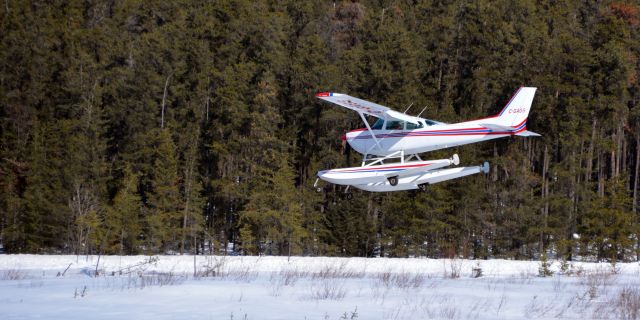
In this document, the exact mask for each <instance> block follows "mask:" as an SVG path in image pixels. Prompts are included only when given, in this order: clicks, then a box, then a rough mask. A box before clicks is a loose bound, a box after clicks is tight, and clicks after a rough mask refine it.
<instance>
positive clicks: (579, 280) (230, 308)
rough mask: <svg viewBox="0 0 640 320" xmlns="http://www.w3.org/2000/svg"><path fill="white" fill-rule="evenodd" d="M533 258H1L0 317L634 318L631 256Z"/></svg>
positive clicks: (638, 283)
mask: <svg viewBox="0 0 640 320" xmlns="http://www.w3.org/2000/svg"><path fill="white" fill-rule="evenodd" d="M96 265H97V269H98V271H99V275H97V276H96V275H95V271H96ZM539 267H540V263H539V262H537V261H508V260H487V261H485V260H482V261H471V260H434V259H386V258H376V259H365V258H324V257H320V258H311V257H291V258H290V259H287V257H220V256H214V257H207V256H196V257H195V259H194V257H193V256H154V257H147V256H127V257H119V256H107V257H100V260H99V263H98V257H97V256H88V257H87V256H47V255H0V319H36V318H39V319H154V320H157V319H238V320H242V319H301V320H303V319H469V318H471V319H520V318H531V319H552V318H553V319H555V318H570V319H592V318H627V319H635V318H640V265H639V264H638V263H625V264H622V263H621V264H617V265H615V266H612V265H611V264H607V263H601V264H597V263H573V264H572V265H565V267H566V268H565V269H566V271H565V272H562V271H561V264H560V262H557V261H554V262H552V265H551V268H550V269H551V271H554V275H553V276H551V277H538V273H539ZM67 268H68V269H67ZM65 270H66V272H65ZM480 270H481V276H480V277H474V275H475V276H477V275H478V272H480ZM194 271H195V276H194ZM456 276H457V277H456Z"/></svg>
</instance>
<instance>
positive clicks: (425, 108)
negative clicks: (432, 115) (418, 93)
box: [416, 106, 428, 118]
mask: <svg viewBox="0 0 640 320" xmlns="http://www.w3.org/2000/svg"><path fill="white" fill-rule="evenodd" d="M427 107H428V106H424V108H422V111H420V113H418V115H417V116H416V118H417V117H420V115H421V114H422V113H423V112H424V111H425V110H427Z"/></svg>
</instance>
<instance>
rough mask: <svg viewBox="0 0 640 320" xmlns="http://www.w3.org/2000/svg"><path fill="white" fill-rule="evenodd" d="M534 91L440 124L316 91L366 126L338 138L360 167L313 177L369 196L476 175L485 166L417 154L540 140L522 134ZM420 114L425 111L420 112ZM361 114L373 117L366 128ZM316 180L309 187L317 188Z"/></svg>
mask: <svg viewBox="0 0 640 320" xmlns="http://www.w3.org/2000/svg"><path fill="white" fill-rule="evenodd" d="M535 93H536V88H532V87H522V88H520V89H518V91H517V92H516V93H515V94H514V95H513V97H511V99H510V100H509V102H508V103H507V105H506V106H505V107H504V108H503V109H502V111H500V113H498V114H497V115H495V116H491V117H487V118H483V119H477V120H471V121H465V122H460V123H452V124H450V123H443V122H439V121H434V120H430V119H425V118H420V117H419V115H420V114H422V112H421V113H420V114H419V115H418V116H410V115H407V114H406V111H405V113H401V112H398V111H394V110H392V109H391V108H388V107H385V106H383V105H379V104H377V103H373V102H369V101H365V100H362V99H358V98H355V97H352V96H349V95H346V94H342V93H333V92H321V93H318V94H316V97H318V98H320V99H322V100H324V101H327V102H331V103H333V104H336V105H338V106H341V107H344V108H347V109H350V110H353V111H356V112H357V113H358V114H359V115H360V118H361V119H362V121H363V122H364V125H365V128H361V129H356V130H352V131H349V132H347V133H346V134H345V135H344V136H343V137H342V139H343V140H346V141H347V142H348V143H349V145H350V146H351V148H353V149H354V150H355V151H357V152H359V153H361V154H362V155H363V158H362V163H361V165H360V166H359V167H352V168H340V169H330V170H322V171H319V172H318V179H322V180H324V181H327V182H329V183H333V184H337V185H345V186H347V189H346V191H348V188H349V187H350V186H353V187H355V188H358V189H362V190H366V191H372V192H388V191H402V190H412V189H420V190H423V191H426V190H427V187H428V185H430V184H434V183H438V182H442V181H447V180H451V179H457V178H461V177H465V176H468V175H472V174H476V173H481V172H482V173H488V172H489V163H488V162H484V163H483V164H481V165H477V166H471V167H452V168H449V167H450V166H457V165H458V164H460V158H459V157H458V155H457V154H454V155H453V156H452V157H451V158H449V159H438V160H422V158H421V157H420V155H419V154H421V153H425V152H429V151H434V150H440V149H445V148H451V147H455V146H460V145H465V144H470V143H476V142H482V141H487V140H493V139H498V138H504V137H511V136H523V137H532V136H540V135H539V134H537V133H535V132H531V131H528V130H527V119H528V116H529V110H530V109H531V103H532V102H533V97H534V95H535ZM423 111H424V109H423ZM365 115H368V116H373V117H375V118H377V121H376V122H375V123H373V125H370V124H369V121H367V118H366V117H365ZM317 183H318V180H316V183H315V184H314V186H316V187H317ZM347 197H348V198H351V197H352V195H351V193H350V192H347Z"/></svg>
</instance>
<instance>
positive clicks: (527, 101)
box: [496, 87, 537, 131]
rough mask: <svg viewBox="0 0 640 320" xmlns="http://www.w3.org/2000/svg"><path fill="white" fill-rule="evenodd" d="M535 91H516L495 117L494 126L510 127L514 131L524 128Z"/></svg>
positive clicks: (529, 89)
mask: <svg viewBox="0 0 640 320" xmlns="http://www.w3.org/2000/svg"><path fill="white" fill-rule="evenodd" d="M536 89H537V88H532V87H521V88H520V89H518V91H517V92H516V93H515V94H514V95H513V97H512V98H511V100H509V102H508V103H507V105H506V106H505V107H504V109H502V111H500V113H499V114H498V115H497V116H496V124H498V125H502V126H507V127H511V128H513V129H515V130H516V131H519V130H522V129H524V128H526V126H527V118H528V117H529V110H531V103H532V102H533V96H534V95H535V94H536Z"/></svg>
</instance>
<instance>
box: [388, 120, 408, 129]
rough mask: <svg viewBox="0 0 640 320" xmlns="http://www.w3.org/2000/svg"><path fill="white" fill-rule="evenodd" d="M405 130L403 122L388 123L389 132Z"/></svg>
mask: <svg viewBox="0 0 640 320" xmlns="http://www.w3.org/2000/svg"><path fill="white" fill-rule="evenodd" d="M403 128H404V122H403V121H387V127H386V129H387V130H402V129H403Z"/></svg>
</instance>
